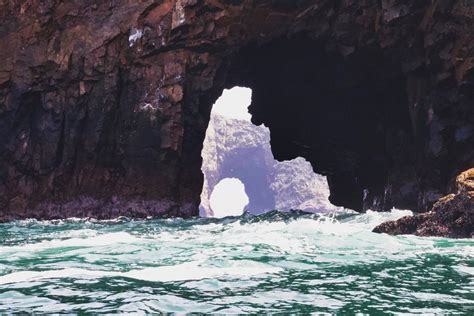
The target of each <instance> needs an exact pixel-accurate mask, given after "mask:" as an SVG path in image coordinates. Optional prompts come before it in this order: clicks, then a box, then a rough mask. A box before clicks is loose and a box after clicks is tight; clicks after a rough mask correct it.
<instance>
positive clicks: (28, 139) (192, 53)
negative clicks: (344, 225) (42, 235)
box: [0, 0, 474, 220]
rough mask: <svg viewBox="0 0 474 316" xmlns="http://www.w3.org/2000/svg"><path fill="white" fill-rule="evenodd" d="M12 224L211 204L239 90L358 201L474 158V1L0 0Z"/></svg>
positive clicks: (434, 186)
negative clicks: (209, 130)
mask: <svg viewBox="0 0 474 316" xmlns="http://www.w3.org/2000/svg"><path fill="white" fill-rule="evenodd" d="M0 20H1V23H0V219H1V220H9V219H16V218H25V217H36V218H63V217H69V216H81V217H82V216H94V217H100V218H104V217H115V216H117V215H127V216H135V217H138V216H140V217H142V216H183V217H189V216H193V215H197V214H198V205H199V195H200V192H201V187H202V183H203V176H202V173H201V171H200V166H201V156H200V154H201V148H202V143H203V140H204V135H205V131H206V127H207V124H208V121H209V115H210V110H211V106H212V104H213V103H214V101H215V100H216V99H217V97H218V96H219V95H220V94H221V92H222V90H223V88H224V87H232V86H234V85H238V84H239V85H244V86H247V87H250V88H252V90H253V94H254V97H253V102H252V105H251V112H252V114H253V121H254V123H257V124H261V123H264V124H265V125H266V126H268V127H269V128H270V131H271V144H272V151H273V153H274V155H275V157H276V158H277V159H279V160H286V159H292V158H295V157H298V156H302V157H305V158H306V159H307V160H308V161H310V162H311V163H312V164H313V166H314V169H315V170H316V171H317V172H318V173H320V174H323V175H326V176H327V177H328V181H329V186H330V190H331V197H330V199H331V201H332V202H333V203H334V204H337V205H343V206H346V207H350V208H353V209H356V210H363V209H366V208H369V207H370V208H372V209H388V208H391V207H392V206H396V207H398V208H410V209H414V210H423V209H427V208H428V207H429V206H430V205H431V204H432V203H433V202H434V201H436V200H437V199H438V198H439V197H441V196H444V195H445V194H446V193H447V191H448V185H449V179H451V178H452V177H453V175H455V174H457V173H459V172H460V171H461V170H464V169H466V168H469V167H472V166H473V165H474V151H473V150H472V144H473V142H474V128H473V121H474V115H473V111H474V106H473V104H474V92H473V91H474V89H473V87H474V70H473V68H474V52H473V50H474V46H473V45H474V31H473V30H474V23H473V20H474V4H473V2H472V1H469V0H434V1H433V0H419V1H408V0H393V1H386V0H383V1H379V0H368V1H346V0H344V1H332V0H331V1H329V0H295V1H282V0H258V1H257V0H249V1H240V0H235V1H229V0H159V1H155V0H144V1H126V0H116V1H92V0H86V1H59V0H47V1H34V0H25V1H7V0H3V1H0Z"/></svg>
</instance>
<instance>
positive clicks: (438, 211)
mask: <svg viewBox="0 0 474 316" xmlns="http://www.w3.org/2000/svg"><path fill="white" fill-rule="evenodd" d="M456 187H457V191H456V193H453V194H449V195H447V196H445V197H442V198H441V199H439V200H438V201H437V202H436V203H435V204H434V205H433V208H432V209H431V211H430V212H428V213H422V214H416V215H413V216H405V217H403V218H401V219H399V220H396V221H389V222H385V223H382V224H380V225H379V226H377V227H375V228H374V230H373V232H375V233H386V234H389V235H405V234H413V235H417V236H434V237H450V238H474V168H472V169H469V170H467V171H465V172H463V173H461V174H460V175H459V176H458V177H457V178H456Z"/></svg>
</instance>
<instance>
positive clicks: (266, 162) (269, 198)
mask: <svg viewBox="0 0 474 316" xmlns="http://www.w3.org/2000/svg"><path fill="white" fill-rule="evenodd" d="M202 157H203V165H202V168H201V169H202V171H203V173H204V186H203V191H202V193H201V206H200V213H201V215H202V216H212V215H213V211H212V209H211V207H210V203H209V198H210V196H211V193H212V191H213V190H214V187H215V186H216V185H217V184H218V183H219V181H221V180H222V179H225V178H238V179H239V180H241V181H242V182H243V183H244V185H245V189H246V193H247V195H248V196H249V200H250V203H249V204H248V205H247V207H246V210H247V211H249V212H251V213H253V214H260V213H263V212H265V211H270V210H274V209H278V210H290V209H297V210H303V211H307V212H327V211H331V210H335V209H336V207H335V206H333V205H331V204H330V203H329V201H328V197H329V188H328V185H327V180H326V178H325V177H324V176H321V175H318V174H316V173H314V172H313V170H312V167H311V164H310V163H309V162H307V161H305V160H304V159H303V158H296V159H293V160H291V161H284V162H279V161H276V160H275V159H274V158H273V154H272V152H271V148H270V132H269V130H268V128H266V127H263V126H255V125H253V124H252V123H250V122H248V121H245V120H240V119H232V118H226V117H224V116H222V115H219V114H216V113H213V114H212V116H211V120H210V122H209V127H208V130H207V133H206V139H205V140H204V147H203V151H202Z"/></svg>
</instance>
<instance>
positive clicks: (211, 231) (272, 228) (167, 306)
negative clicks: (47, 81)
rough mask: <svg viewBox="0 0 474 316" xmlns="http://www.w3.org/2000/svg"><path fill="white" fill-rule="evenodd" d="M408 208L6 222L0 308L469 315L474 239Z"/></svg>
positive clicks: (473, 301) (1, 231)
mask: <svg viewBox="0 0 474 316" xmlns="http://www.w3.org/2000/svg"><path fill="white" fill-rule="evenodd" d="M406 214H407V212H406V211H397V210H394V211H392V212H390V213H375V212H370V211H369V212H368V213H366V214H360V215H358V214H352V213H349V212H342V213H338V214H337V215H335V216H327V215H325V216H322V215H315V214H306V213H301V212H290V213H279V212H271V213H267V214H265V215H261V216H252V215H249V214H244V215H243V216H241V217H232V218H224V219H220V220H217V219H203V218H196V219H191V220H183V219H163V220H142V221H135V220H128V219H117V220H113V221H93V220H78V219H75V220H74V219H71V220H66V221H36V220H28V221H18V222H13V223H6V224H1V225H0V312H35V313H83V312H88V313H118V312H132V313H152V312H175V313H179V314H181V313H188V312H196V313H211V312H217V313H223V314H225V313H258V312H292V313H297V312H302V313H307V312H308V313H309V312H314V313H318V312H319V313H339V314H354V313H369V314H381V313H395V314H397V313H400V314H447V313H454V314H474V240H468V239H464V240H462V239H460V240H454V239H446V238H421V237H414V236H388V235H384V234H375V233H372V232H371V230H372V228H373V227H374V226H375V225H377V224H379V223H381V222H383V221H386V220H389V219H395V218H398V217H401V216H403V215H406Z"/></svg>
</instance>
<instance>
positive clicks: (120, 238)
mask: <svg viewBox="0 0 474 316" xmlns="http://www.w3.org/2000/svg"><path fill="white" fill-rule="evenodd" d="M81 233H82V234H84V233H85V231H82V232H81ZM76 234H77V233H76ZM89 234H90V235H92V236H90V237H85V238H69V239H62V240H61V239H60V240H57V239H55V240H48V241H42V242H39V243H34V244H26V245H21V246H8V247H0V253H5V252H18V251H40V250H44V249H52V248H65V247H99V246H108V245H113V244H118V243H134V242H138V241H139V240H140V238H137V237H135V236H133V235H130V234H128V233H124V232H116V233H109V234H102V235H96V233H95V232H94V231H89Z"/></svg>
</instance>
